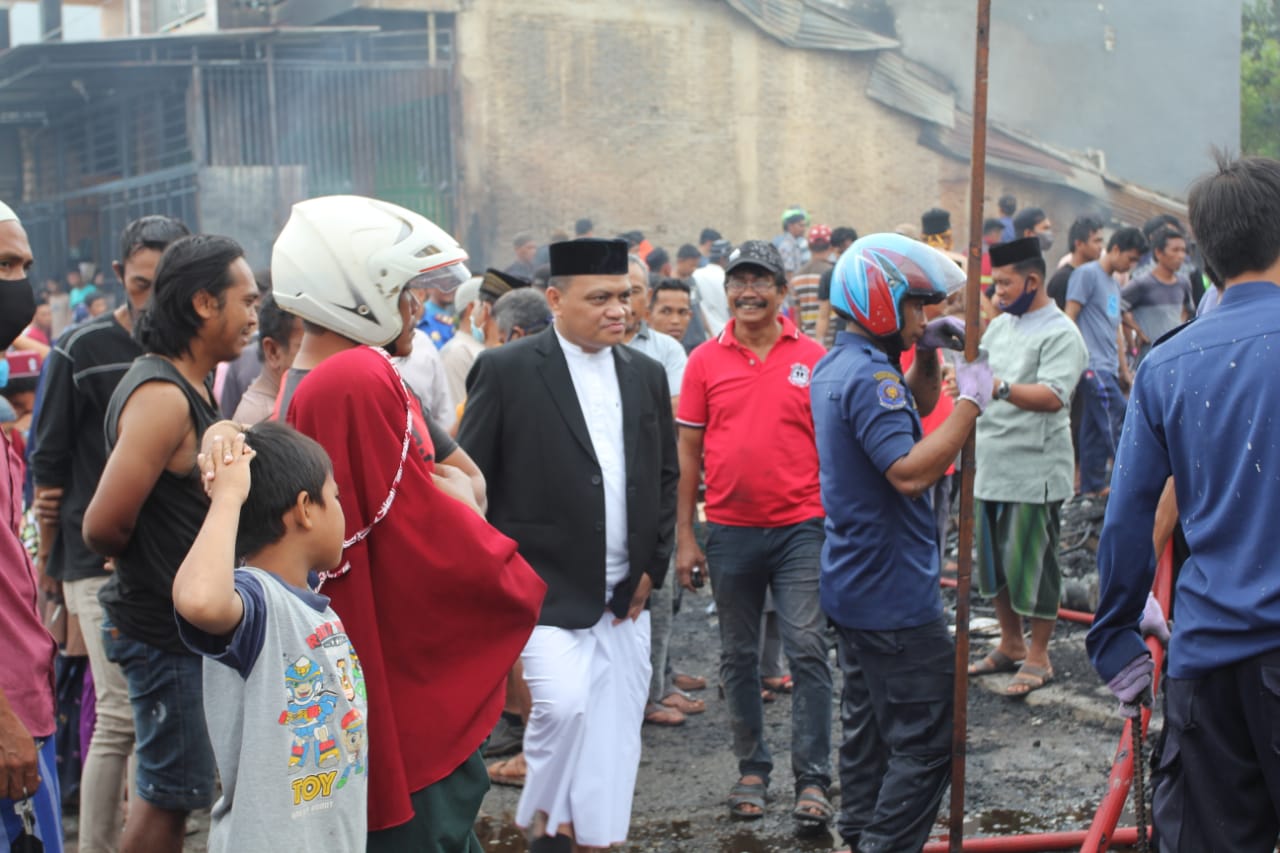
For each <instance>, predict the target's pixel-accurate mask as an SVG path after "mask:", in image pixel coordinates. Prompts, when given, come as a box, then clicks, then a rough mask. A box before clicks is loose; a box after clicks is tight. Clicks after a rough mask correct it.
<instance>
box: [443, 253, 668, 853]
mask: <svg viewBox="0 0 1280 853" xmlns="http://www.w3.org/2000/svg"><path fill="white" fill-rule="evenodd" d="M550 259H551V279H550V281H549V283H548V287H547V302H548V305H549V306H550V308H551V313H552V314H553V315H554V317H555V322H554V324H553V326H552V328H550V329H547V330H545V331H543V332H541V333H539V334H537V335H532V336H530V337H526V338H522V339H520V340H518V341H514V342H512V343H509V344H506V345H505V346H502V347H499V348H497V349H492V350H486V351H485V352H484V353H482V354H481V355H480V356H479V357H478V358H477V359H476V363H475V366H474V367H473V368H472V370H471V374H470V376H469V377H468V378H467V394H468V397H467V408H466V411H465V412H464V414H463V418H462V426H461V429H460V431H459V434H458V441H459V442H460V443H461V444H462V446H463V447H464V448H465V449H466V450H467V452H468V453H470V454H471V456H472V458H474V459H475V461H476V463H477V464H478V465H479V466H480V470H481V471H483V472H484V475H485V478H486V480H487V482H488V484H489V494H490V501H489V512H488V516H489V519H490V521H491V522H492V523H493V524H494V526H495V527H497V528H498V529H499V530H501V531H502V532H504V533H506V534H507V535H508V536H510V537H512V538H513V539H515V540H516V541H517V542H518V543H519V546H520V553H521V554H522V555H524V557H525V559H527V560H528V561H529V563H530V564H531V565H532V566H533V568H534V569H535V570H536V571H537V572H538V574H539V575H540V576H541V577H542V578H543V580H545V581H546V582H547V595H546V599H545V601H544V603H543V607H542V614H541V617H540V618H539V624H538V627H537V628H536V629H534V633H533V636H532V637H531V638H530V639H529V643H528V645H526V647H525V650H524V653H523V655H522V658H521V659H522V661H523V663H524V677H525V680H526V681H527V682H528V685H529V690H530V693H531V694H532V696H533V711H532V713H531V714H530V717H529V722H528V725H527V727H526V729H525V739H524V747H525V760H526V763H527V765H528V773H527V777H526V781H525V786H524V792H523V794H522V796H521V798H520V806H519V808H518V810H517V812H516V822H517V823H518V824H519V825H521V826H532V827H533V828H534V835H535V839H534V841H533V843H532V845H531V846H530V849H531V850H533V851H537V852H538V853H542V851H569V850H573V849H576V850H590V849H603V848H606V847H609V846H611V845H613V844H619V843H621V842H623V841H625V840H626V836H627V830H628V827H629V825H630V820H631V800H632V796H633V794H634V791H635V781H636V774H637V772H638V770H639V765H640V726H641V723H642V720H643V716H644V707H645V699H646V695H647V693H648V688H649V679H650V674H651V671H650V664H649V645H650V642H649V640H650V638H649V614H648V613H647V612H646V611H645V604H646V601H647V600H648V598H649V593H650V591H651V590H652V589H653V588H654V587H657V586H661V585H662V582H663V580H664V578H665V576H666V573H667V564H668V560H669V558H670V555H671V547H672V540H673V537H672V532H673V525H674V516H675V497H676V495H675V491H676V480H677V478H678V476H679V471H678V467H677V461H676V452H675V436H674V427H673V425H672V417H671V396H672V393H671V389H670V388H669V387H668V383H667V379H666V375H665V373H664V371H663V369H662V367H661V366H660V365H659V364H658V363H657V362H655V361H653V360H652V359H649V358H646V357H644V356H641V355H639V354H638V353H636V352H634V351H633V350H631V349H630V348H629V347H625V346H620V344H622V342H623V340H624V337H625V335H626V327H627V320H628V317H629V315H630V302H631V285H630V282H629V281H628V279H627V265H628V262H627V244H626V242H625V241H622V240H598V239H582V240H573V241H566V242H560V243H553V244H552V245H551V247H550Z"/></svg>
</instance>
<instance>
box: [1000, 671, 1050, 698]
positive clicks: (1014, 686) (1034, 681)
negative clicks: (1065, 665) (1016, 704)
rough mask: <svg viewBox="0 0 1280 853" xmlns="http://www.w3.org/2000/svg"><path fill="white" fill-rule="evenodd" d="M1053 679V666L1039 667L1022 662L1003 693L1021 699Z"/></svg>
mask: <svg viewBox="0 0 1280 853" xmlns="http://www.w3.org/2000/svg"><path fill="white" fill-rule="evenodd" d="M1052 681H1053V667H1052V666H1049V667H1041V666H1036V665H1035V664H1030V663H1024V664H1023V665H1022V668H1021V669H1019V670H1018V674H1017V675H1015V676H1014V677H1013V680H1012V681H1010V682H1009V686H1008V687H1006V688H1005V690H1004V695H1006V696H1008V697H1010V698H1012V699H1022V698H1024V697H1025V696H1026V695H1027V694H1028V693H1030V692H1032V691H1033V690H1039V689H1040V688H1041V687H1044V686H1045V685H1046V684H1049V683H1050V682H1052Z"/></svg>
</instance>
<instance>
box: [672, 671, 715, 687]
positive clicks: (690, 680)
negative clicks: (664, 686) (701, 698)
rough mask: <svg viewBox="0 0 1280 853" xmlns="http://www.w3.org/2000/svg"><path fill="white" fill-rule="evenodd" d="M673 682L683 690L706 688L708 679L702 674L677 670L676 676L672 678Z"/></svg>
mask: <svg viewBox="0 0 1280 853" xmlns="http://www.w3.org/2000/svg"><path fill="white" fill-rule="evenodd" d="M671 683H672V684H674V685H675V686H676V687H678V688H680V689H681V690H706V689H707V680H706V679H705V678H703V677H702V676H700V675H689V674H688V673H687V672H677V673H676V674H675V677H674V678H672V679H671Z"/></svg>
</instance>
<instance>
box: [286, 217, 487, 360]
mask: <svg viewBox="0 0 1280 853" xmlns="http://www.w3.org/2000/svg"><path fill="white" fill-rule="evenodd" d="M466 261H467V253H466V251H465V250H464V249H463V248H462V247H461V246H459V245H458V241H457V240H455V239H453V237H451V236H449V234H447V233H445V231H444V230H443V229H441V228H440V227H439V226H437V225H436V224H435V223H433V222H431V221H430V220H429V219H427V218H426V217H424V216H421V215H419V214H417V213H414V212H413V211H411V210H406V209H405V208H403V207H400V206H399V205H395V204H390V203H388V202H385V201H378V200H377V199H372V198H364V197H363V196H353V195H332V196H323V197H321V198H312V199H307V200H306V201H300V202H298V203H297V204H295V205H294V206H293V212H292V213H291V214H290V216H289V221H288V222H286V223H285V226H284V229H283V230H282V231H281V232H280V236H279V237H277V238H276V242H275V246H274V247H273V249H272V251H271V279H272V293H273V294H274V296H275V300H276V302H277V303H278V304H279V305H280V307H281V308H283V309H284V310H285V311H288V312H289V313H290V314H296V315H297V316H299V317H301V318H302V319H303V320H306V321H308V322H311V323H315V324H316V325H317V326H323V327H324V328H326V329H329V330H330V331H333V332H336V333H338V334H339V335H342V336H343V337H346V338H350V339H351V340H354V341H359V342H360V343H362V344H369V345H370V346H382V345H384V344H388V343H390V342H391V341H393V340H395V339H396V337H397V336H398V335H399V334H400V332H401V331H402V330H403V328H404V324H403V321H402V320H401V318H400V309H399V305H398V303H399V300H400V294H401V292H402V291H403V290H404V289H405V288H406V287H409V286H413V287H434V288H438V289H440V290H444V291H451V290H453V289H455V288H457V287H458V286H459V285H461V284H462V283H463V282H465V281H467V280H468V279H469V278H471V272H470V271H469V270H468V269H467V265H466Z"/></svg>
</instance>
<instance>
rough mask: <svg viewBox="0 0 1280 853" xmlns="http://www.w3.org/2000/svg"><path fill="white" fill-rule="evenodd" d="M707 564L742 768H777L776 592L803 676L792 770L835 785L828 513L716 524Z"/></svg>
mask: <svg viewBox="0 0 1280 853" xmlns="http://www.w3.org/2000/svg"><path fill="white" fill-rule="evenodd" d="M707 526H708V528H709V533H708V536H707V547H706V554H707V569H708V571H709V572H710V574H711V585H712V589H713V591H714V593H715V599H716V612H717V613H718V614H719V618H720V681H721V682H722V683H723V685H724V693H725V697H726V698H727V700H728V706H729V723H730V727H731V728H732V731H733V752H734V755H736V756H737V757H738V771H739V772H740V773H741V774H742V775H744V776H746V775H748V774H754V775H759V776H763V777H764V778H765V780H766V781H768V779H769V774H770V772H771V771H772V770H773V759H772V758H771V757H770V755H769V748H768V746H766V745H765V742H764V704H763V702H762V700H761V698H760V616H761V613H762V612H763V611H764V593H765V589H766V588H768V589H770V590H772V591H773V604H774V607H775V608H776V612H777V618H778V625H779V627H780V628H781V630H782V647H783V650H784V651H785V652H786V656H787V663H788V664H789V665H790V667H791V676H792V678H793V679H794V680H795V687H794V692H793V693H792V696H791V770H792V773H793V774H794V775H795V783H796V788H797V790H799V789H800V788H801V787H803V786H805V785H819V786H821V787H822V788H823V790H826V788H827V786H828V785H830V784H831V690H832V688H831V668H830V667H829V666H828V665H827V643H826V639H825V637H824V629H825V627H826V616H825V615H823V613H822V607H821V605H820V604H819V601H818V575H819V571H820V568H819V560H820V556H821V552H822V542H823V531H822V519H821V518H815V519H810V520H809V521H805V522H801V523H800V524H793V525H790V526H787V527H730V526H728V525H723V524H708V525H707Z"/></svg>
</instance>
